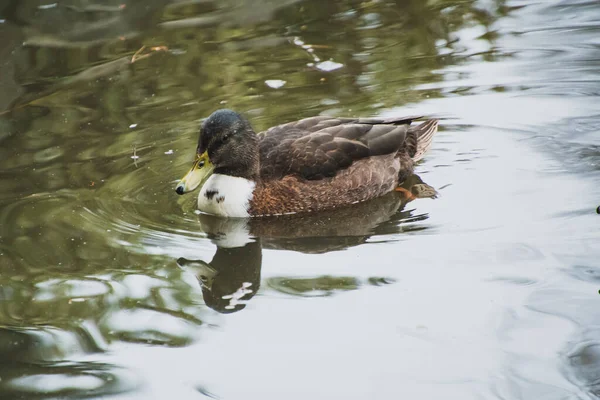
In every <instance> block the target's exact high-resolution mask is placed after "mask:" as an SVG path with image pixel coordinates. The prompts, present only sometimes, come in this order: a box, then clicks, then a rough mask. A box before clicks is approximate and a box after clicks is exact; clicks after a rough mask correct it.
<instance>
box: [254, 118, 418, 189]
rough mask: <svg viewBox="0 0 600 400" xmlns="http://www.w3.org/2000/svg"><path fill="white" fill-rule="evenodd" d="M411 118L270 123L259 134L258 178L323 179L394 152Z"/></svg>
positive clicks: (399, 147)
mask: <svg viewBox="0 0 600 400" xmlns="http://www.w3.org/2000/svg"><path fill="white" fill-rule="evenodd" d="M416 118H419V117H403V118H392V119H371V118H369V119H365V118H331V117H312V118H306V119H303V120H300V121H295V122H290V123H287V124H283V125H278V126H275V127H273V128H270V129H269V130H267V131H265V132H261V133H260V134H259V137H260V142H259V154H260V163H261V171H260V174H261V178H262V179H263V180H272V179H281V178H282V177H283V176H285V175H294V174H295V175H298V176H300V177H302V178H304V179H308V180H318V179H324V178H328V177H333V176H335V175H336V174H337V173H338V172H339V171H341V170H343V169H345V168H348V167H349V166H350V165H352V163H353V162H355V161H357V160H360V159H362V158H367V157H372V156H378V155H385V154H392V153H397V152H398V151H399V150H401V149H403V148H404V146H405V141H406V138H407V133H408V130H409V126H410V123H411V121H412V120H414V119H416Z"/></svg>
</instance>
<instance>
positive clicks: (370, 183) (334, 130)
mask: <svg viewBox="0 0 600 400" xmlns="http://www.w3.org/2000/svg"><path fill="white" fill-rule="evenodd" d="M417 118H419V117H403V118H390V119H372V118H370V119H363V118H331V117H312V118H306V119H302V120H300V121H295V122H290V123H286V124H282V125H278V126H275V127H272V128H270V129H268V130H266V131H264V132H261V133H259V134H255V133H254V131H253V130H252V127H251V126H250V123H249V122H248V121H247V120H246V119H245V118H244V117H242V116H241V115H239V114H237V113H235V112H233V111H231V110H218V111H215V112H214V113H213V114H211V116H210V117H209V118H207V119H206V120H205V121H204V123H203V125H202V128H201V132H200V137H199V140H198V148H197V154H198V156H197V158H196V161H195V163H194V167H193V168H192V170H191V171H190V172H189V173H188V175H186V177H184V179H182V180H181V181H180V183H179V184H178V186H177V189H176V191H177V193H179V194H183V193H185V192H186V191H190V190H193V189H194V188H195V187H197V186H198V185H199V184H201V182H204V180H205V179H206V178H207V177H208V176H209V175H210V174H211V173H214V174H215V175H218V176H221V177H222V178H219V179H221V180H219V182H224V181H223V180H222V179H224V178H225V177H223V176H227V177H229V178H227V179H230V180H229V181H228V182H230V183H228V184H224V183H223V184H222V185H225V186H221V190H220V191H221V193H224V192H226V191H228V190H235V192H234V194H232V193H231V192H230V193H229V195H228V198H225V197H223V196H222V199H223V201H222V203H223V204H221V203H216V201H213V197H214V198H219V197H218V196H216V194H217V193H218V192H219V188H218V187H216V186H214V185H217V180H213V181H207V184H206V185H204V186H203V189H202V190H201V194H200V196H199V200H198V205H199V208H200V209H201V211H206V212H212V213H216V214H218V215H224V216H247V215H250V216H265V215H278V214H291V213H301V212H313V211H320V210H327V209H332V208H338V207H341V206H344V205H348V204H354V203H358V202H362V201H365V200H369V199H372V198H375V197H379V196H382V195H384V194H386V193H388V192H391V191H393V190H394V189H395V188H396V187H397V186H398V185H399V184H401V183H402V182H403V181H404V180H405V179H406V178H407V177H408V176H409V175H411V174H412V172H413V169H414V164H415V162H416V161H418V160H420V159H421V158H422V157H423V155H424V154H425V152H426V151H427V150H428V149H429V147H430V145H431V141H432V138H433V135H434V134H435V132H436V131H437V125H438V121H437V120H435V119H430V120H427V121H425V122H422V123H421V124H419V125H416V126H411V123H412V122H413V121H414V120H415V119H417ZM205 164H206V166H205ZM202 171H208V172H202ZM235 178H243V179H242V180H235ZM248 181H250V182H248ZM209 182H210V184H209ZM235 182H238V183H235ZM243 182H247V183H243ZM252 182H253V183H254V184H253V185H252ZM236 185H241V186H240V189H237V186H236ZM248 185H250V186H248ZM234 186H235V187H236V189H227V188H233V187H234ZM252 187H253V189H252ZM244 188H249V189H244ZM203 191H204V193H203ZM243 191H245V194H243V193H241V192H243ZM237 194H239V196H237ZM209 195H210V196H209ZM245 201H247V203H246V205H244V206H243V208H241V209H240V206H241V205H243V204H245V203H244V202H245ZM203 207H204V208H205V209H203Z"/></svg>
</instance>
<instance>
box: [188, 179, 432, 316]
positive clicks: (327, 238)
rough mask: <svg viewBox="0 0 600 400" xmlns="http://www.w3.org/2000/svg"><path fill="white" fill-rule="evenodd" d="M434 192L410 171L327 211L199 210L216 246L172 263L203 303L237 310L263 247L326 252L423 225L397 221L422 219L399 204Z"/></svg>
mask: <svg viewBox="0 0 600 400" xmlns="http://www.w3.org/2000/svg"><path fill="white" fill-rule="evenodd" d="M436 197H437V191H436V190H435V189H434V188H433V187H431V186H429V185H428V184H426V183H425V182H423V181H422V179H421V178H420V177H419V176H418V175H411V176H410V177H409V178H408V179H407V180H406V181H405V182H404V183H403V184H402V185H401V186H400V187H398V189H397V190H396V191H395V192H393V193H390V194H388V195H386V196H383V197H380V198H377V199H374V200H371V201H368V202H364V203H360V204H355V205H353V206H349V207H345V208H341V209H337V210H333V211H329V212H321V213H314V214H306V215H285V216H279V217H269V218H250V219H227V218H219V217H215V216H212V215H204V214H201V215H200V216H199V222H200V224H201V229H202V230H203V231H204V232H206V233H207V234H208V236H209V238H210V239H211V240H212V241H213V243H215V244H216V246H217V251H216V253H215V255H214V257H213V259H212V260H211V261H210V262H208V263H207V262H205V261H202V260H187V259H185V258H180V259H178V260H177V263H178V264H179V265H180V266H181V267H184V268H186V269H187V268H190V269H192V270H194V271H195V273H196V275H197V277H198V281H199V282H200V285H201V288H202V296H203V297H204V302H205V303H206V305H207V306H208V307H210V308H212V309H214V310H215V311H218V312H220V313H232V312H236V311H240V310H242V309H244V308H245V307H246V303H247V302H248V301H249V300H250V299H251V298H252V297H254V295H255V294H256V293H257V291H258V289H259V287H260V275H261V265H262V249H263V248H265V249H281V250H293V251H299V252H303V253H326V252H330V251H336V250H342V249H346V248H349V247H352V246H356V245H359V244H362V243H364V242H366V241H367V239H369V238H370V237H371V236H373V235H380V234H391V233H399V232H402V231H407V230H417V229H425V227H422V226H421V227H418V226H417V227H414V226H413V227H411V228H407V227H406V226H402V224H401V223H402V222H415V221H421V220H425V219H427V215H414V214H413V211H412V210H411V211H404V208H405V206H406V204H407V203H409V202H411V201H413V200H415V199H420V198H436Z"/></svg>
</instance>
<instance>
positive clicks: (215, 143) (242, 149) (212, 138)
mask: <svg viewBox="0 0 600 400" xmlns="http://www.w3.org/2000/svg"><path fill="white" fill-rule="evenodd" d="M213 173H217V174H223V175H230V176H237V177H240V178H246V179H250V180H256V179H258V173H259V159H258V137H257V136H256V133H254V130H253V129H252V126H250V123H249V122H248V121H247V120H246V119H245V118H244V117H242V116H241V115H240V114H238V113H236V112H235V111H231V110H217V111H215V112H214V113H212V114H211V115H210V116H209V117H208V118H207V119H206V120H205V121H204V122H203V123H202V126H201V127H200V137H199V138H198V147H197V148H196V158H195V160H194V164H193V166H192V169H191V170H190V171H189V172H188V173H187V174H186V175H185V176H184V177H183V179H181V181H180V182H179V184H178V185H177V188H176V191H177V193H179V194H183V193H186V192H189V191H192V190H194V189H195V188H197V187H198V186H199V185H201V184H202V183H204V181H206V179H208V177H209V176H210V175H211V174H213Z"/></svg>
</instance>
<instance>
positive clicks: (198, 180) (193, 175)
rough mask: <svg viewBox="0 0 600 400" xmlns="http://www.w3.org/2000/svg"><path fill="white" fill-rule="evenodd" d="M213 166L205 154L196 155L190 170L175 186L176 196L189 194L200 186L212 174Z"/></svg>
mask: <svg viewBox="0 0 600 400" xmlns="http://www.w3.org/2000/svg"><path fill="white" fill-rule="evenodd" d="M213 169H214V167H213V165H212V164H211V162H210V160H209V159H208V154H207V153H206V152H204V153H202V154H200V155H198V156H197V157H196V159H195V160H194V164H193V165H192V168H191V169H190V170H189V171H188V173H187V174H185V176H184V177H183V178H181V180H180V181H179V183H178V184H177V187H176V188H175V191H176V192H177V194H184V193H188V192H191V191H192V190H194V189H196V188H197V187H198V186H201V185H202V184H203V183H204V182H205V181H206V180H207V179H208V177H209V176H210V175H211V174H212V172H213Z"/></svg>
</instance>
